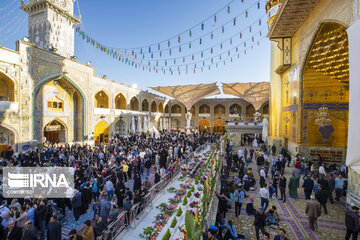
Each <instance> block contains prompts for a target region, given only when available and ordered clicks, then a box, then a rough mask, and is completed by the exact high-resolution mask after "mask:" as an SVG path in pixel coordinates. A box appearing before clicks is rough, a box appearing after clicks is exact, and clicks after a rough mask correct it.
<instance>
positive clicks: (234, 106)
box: [230, 103, 242, 115]
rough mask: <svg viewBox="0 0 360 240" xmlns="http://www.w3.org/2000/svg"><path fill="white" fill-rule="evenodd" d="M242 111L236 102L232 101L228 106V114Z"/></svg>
mask: <svg viewBox="0 0 360 240" xmlns="http://www.w3.org/2000/svg"><path fill="white" fill-rule="evenodd" d="M241 113H242V107H241V106H240V105H239V104H237V103H234V104H232V105H231V106H230V114H236V115H238V114H241Z"/></svg>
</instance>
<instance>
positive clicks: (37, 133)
mask: <svg viewBox="0 0 360 240" xmlns="http://www.w3.org/2000/svg"><path fill="white" fill-rule="evenodd" d="M50 81H57V83H59V81H64V82H65V83H66V84H69V85H70V86H71V87H73V88H74V89H75V90H76V91H77V93H78V94H79V96H80V100H81V106H80V109H81V113H80V114H81V126H80V128H81V129H80V132H81V134H80V135H81V136H79V138H80V140H86V135H85V134H86V117H87V116H86V95H85V94H84V92H83V90H82V89H81V88H80V87H79V86H78V85H77V84H76V83H75V82H74V81H73V80H72V79H71V78H70V77H68V76H67V75H65V74H62V73H59V74H54V75H52V76H49V77H47V78H45V79H43V80H41V81H39V82H38V83H37V84H36V85H35V87H34V89H33V92H32V109H33V110H32V111H33V116H36V114H35V99H36V95H37V93H38V91H39V89H40V88H41V87H42V86H44V85H45V84H46V83H48V82H50ZM43 126H45V125H44V123H43V122H37V121H36V118H35V117H33V118H32V134H33V139H37V140H38V141H42V137H43V133H42V131H41V129H42V128H43Z"/></svg>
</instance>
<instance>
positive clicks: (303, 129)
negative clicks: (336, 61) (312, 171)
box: [269, 0, 356, 162]
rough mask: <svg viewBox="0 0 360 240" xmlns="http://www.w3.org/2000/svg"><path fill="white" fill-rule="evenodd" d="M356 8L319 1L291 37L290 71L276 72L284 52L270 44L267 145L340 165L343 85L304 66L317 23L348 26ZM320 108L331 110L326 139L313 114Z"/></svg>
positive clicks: (344, 135) (340, 2) (344, 124)
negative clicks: (329, 128) (277, 146)
mask: <svg viewBox="0 0 360 240" xmlns="http://www.w3.org/2000/svg"><path fill="white" fill-rule="evenodd" d="M354 4H355V1H353V0H346V1H343V0H321V1H319V3H318V4H317V5H316V6H315V8H314V9H313V10H312V11H311V13H310V15H309V17H308V18H307V19H306V20H305V21H304V23H303V24H302V25H301V26H300V28H299V29H298V30H297V31H296V33H295V34H294V36H292V38H291V41H292V43H291V48H292V49H291V66H290V67H289V68H288V69H287V70H286V71H284V72H283V73H280V74H277V73H276V72H275V70H276V69H277V68H278V67H279V66H280V65H281V57H282V56H281V54H282V51H281V50H280V49H279V47H277V44H278V42H276V40H275V41H273V44H272V48H273V49H272V57H271V65H272V66H271V71H272V72H271V89H272V93H271V100H270V112H271V117H270V123H269V126H270V135H269V136H270V143H272V142H277V143H278V144H283V145H285V146H286V147H287V148H288V149H289V150H290V152H292V153H293V154H296V153H303V154H305V155H309V154H311V155H316V154H321V155H323V156H324V157H325V160H331V161H334V162H342V161H344V157H345V154H344V153H345V148H346V144H347V114H348V87H346V85H347V84H346V83H345V84H344V83H339V82H338V81H333V82H330V81H329V79H330V78H329V77H326V76H325V75H324V74H319V73H317V72H315V71H311V70H310V71H305V66H306V64H305V63H306V60H307V57H308V54H309V52H310V50H311V47H312V43H313V41H314V39H315V36H316V34H317V33H318V30H319V28H320V26H321V24H322V23H324V22H336V23H340V24H341V25H344V26H349V25H350V24H351V23H352V22H353V21H354V19H355V17H356V16H355V15H354V11H353V7H354ZM315 92H316V93H315ZM279 96H280V97H279ZM279 99H281V100H279ZM323 104H327V107H329V106H331V107H329V113H330V119H331V120H332V124H333V127H334V130H335V131H334V133H333V134H332V135H331V137H330V138H328V139H327V140H326V139H324V138H323V136H322V135H321V133H320V132H319V129H318V128H319V127H318V126H317V125H315V118H316V113H317V111H318V109H319V106H322V105H323ZM279 113H280V114H279ZM279 115H280V116H279ZM279 139H281V142H280V141H279ZM313 147H315V148H316V147H321V148H322V149H323V150H322V151H321V153H320V152H319V153H318V152H314V150H313V149H314V148H313Z"/></svg>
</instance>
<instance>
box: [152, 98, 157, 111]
mask: <svg viewBox="0 0 360 240" xmlns="http://www.w3.org/2000/svg"><path fill="white" fill-rule="evenodd" d="M151 112H153V113H155V112H157V105H156V102H155V101H153V102H152V103H151Z"/></svg>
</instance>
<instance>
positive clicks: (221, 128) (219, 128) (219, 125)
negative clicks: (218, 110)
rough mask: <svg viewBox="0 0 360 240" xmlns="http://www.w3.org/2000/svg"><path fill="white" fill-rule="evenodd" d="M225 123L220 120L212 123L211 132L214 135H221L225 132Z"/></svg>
mask: <svg viewBox="0 0 360 240" xmlns="http://www.w3.org/2000/svg"><path fill="white" fill-rule="evenodd" d="M225 125H226V123H225V121H224V120H222V119H218V120H216V121H215V122H214V128H213V132H216V133H223V132H225Z"/></svg>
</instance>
